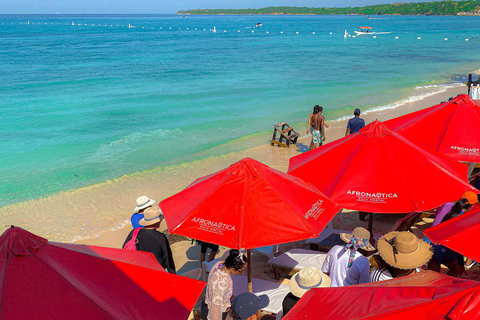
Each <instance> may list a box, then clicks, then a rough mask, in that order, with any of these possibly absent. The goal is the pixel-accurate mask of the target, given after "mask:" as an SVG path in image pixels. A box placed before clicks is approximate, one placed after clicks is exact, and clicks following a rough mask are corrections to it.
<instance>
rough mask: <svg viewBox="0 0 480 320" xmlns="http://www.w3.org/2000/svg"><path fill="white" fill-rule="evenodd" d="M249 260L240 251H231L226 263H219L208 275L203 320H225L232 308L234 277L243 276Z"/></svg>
mask: <svg viewBox="0 0 480 320" xmlns="http://www.w3.org/2000/svg"><path fill="white" fill-rule="evenodd" d="M247 263H248V259H247V257H246V256H245V255H244V254H242V253H240V251H239V250H236V249H231V250H230V252H229V254H228V257H227V258H226V259H225V261H219V262H217V263H216V264H215V265H214V266H213V267H212V269H211V270H210V274H209V275H208V282H207V290H206V292H205V300H204V301H203V302H202V311H201V314H200V319H201V320H225V319H226V318H227V316H228V313H229V308H230V307H231V301H230V300H231V298H232V295H233V280H232V274H233V275H241V274H243V272H244V271H245V269H246V268H247Z"/></svg>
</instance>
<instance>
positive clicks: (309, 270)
mask: <svg viewBox="0 0 480 320" xmlns="http://www.w3.org/2000/svg"><path fill="white" fill-rule="evenodd" d="M331 284H332V279H330V277H329V276H327V275H326V274H324V273H323V272H321V271H320V270H318V269H317V268H315V267H306V268H303V269H302V270H300V271H299V272H297V273H295V275H294V276H293V277H292V278H291V279H290V284H289V287H290V292H291V293H292V294H293V295H294V296H295V297H297V298H301V297H302V296H303V295H304V294H305V292H307V291H308V290H310V289H312V288H320V287H330V285H331Z"/></svg>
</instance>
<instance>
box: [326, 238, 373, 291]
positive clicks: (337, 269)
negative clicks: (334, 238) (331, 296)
mask: <svg viewBox="0 0 480 320" xmlns="http://www.w3.org/2000/svg"><path fill="white" fill-rule="evenodd" d="M350 252H351V249H346V248H345V246H334V247H333V248H332V249H330V251H328V253H327V257H326V258H325V261H324V262H323V266H322V272H324V273H328V274H329V276H330V278H331V279H332V285H331V287H343V286H349V285H353V284H361V283H369V282H370V263H369V261H368V259H367V258H366V257H364V256H363V255H362V254H361V253H360V252H358V251H357V252H356V253H355V258H354V260H353V263H352V265H351V266H350V268H347V266H348V259H349V257H350Z"/></svg>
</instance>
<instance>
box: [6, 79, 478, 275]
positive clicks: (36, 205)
mask: <svg viewBox="0 0 480 320" xmlns="http://www.w3.org/2000/svg"><path fill="white" fill-rule="evenodd" d="M461 93H466V87H455V88H450V89H448V90H447V91H445V92H441V93H437V94H435V95H432V96H430V97H427V98H424V99H422V100H418V101H414V102H408V103H405V104H404V105H402V106H400V107H398V108H395V109H390V110H383V111H381V112H379V113H373V112H372V113H368V114H364V115H362V117H363V118H364V119H365V122H366V123H367V124H368V123H370V122H371V121H373V120H375V119H379V120H381V121H385V120H388V119H391V118H394V117H397V116H400V115H403V114H406V113H409V112H412V111H415V110H420V109H423V108H426V107H430V106H433V105H435V104H438V103H441V102H443V101H446V100H448V98H450V97H454V96H456V95H458V94H461ZM310 112H311V110H310V108H307V110H305V120H307V117H308V115H309V113H310ZM352 113H353V110H352ZM352 116H353V115H352ZM285 120H286V121H287V122H288V119H285ZM346 122H347V120H343V121H329V119H327V124H328V125H329V126H330V127H329V128H328V129H326V142H325V143H329V142H331V141H333V140H336V139H338V138H341V137H343V136H344V135H345V128H346ZM272 125H273V123H272ZM294 129H295V130H297V131H298V132H299V133H300V134H301V138H300V139H299V141H298V143H297V145H291V146H290V148H281V147H277V146H271V145H270V143H269V139H270V138H271V136H270V134H269V135H266V136H265V137H264V141H265V143H263V144H262V145H259V146H257V147H254V148H250V149H247V150H244V151H241V152H234V153H230V154H227V155H223V156H218V157H211V158H208V159H205V160H201V161H197V162H191V163H185V164H183V165H180V166H175V167H163V168H159V169H153V170H150V171H148V172H147V173H146V174H142V175H138V176H136V175H131V176H128V177H121V178H119V179H116V180H115V181H114V182H111V181H110V182H105V183H100V184H97V185H94V186H90V187H86V188H81V189H77V190H73V191H70V192H62V193H59V194H55V195H52V196H50V197H48V198H44V199H41V200H33V201H28V202H23V203H18V204H14V205H10V206H6V207H3V208H1V209H0V210H1V212H0V217H2V218H1V219H2V222H3V223H2V226H3V225H7V224H8V225H11V224H13V225H16V226H21V227H23V228H25V229H27V230H29V231H31V232H33V233H38V234H39V235H41V236H44V237H46V238H48V239H50V240H53V241H63V239H62V238H61V237H56V236H55V223H56V222H55V221H53V220H49V219H42V220H37V219H34V220H32V219H25V217H31V216H34V217H43V218H48V217H50V216H51V215H49V213H50V212H52V211H55V212H61V211H65V210H69V211H72V210H73V211H74V212H75V213H76V215H77V219H76V220H75V221H72V222H71V230H70V231H71V232H72V233H75V234H76V235H78V239H80V240H78V241H76V243H81V244H88V245H96V246H105V247H112V248H120V247H121V246H122V244H123V242H124V240H125V238H126V236H127V234H128V233H129V232H130V230H131V225H130V223H129V218H130V216H131V213H132V210H133V208H134V206H135V199H136V198H137V197H138V196H140V195H148V196H149V197H151V198H152V199H155V200H156V201H157V203H158V201H161V200H163V199H164V198H167V197H169V196H171V195H173V194H175V193H177V192H179V191H180V190H182V189H183V188H185V187H186V186H187V185H189V184H190V183H191V182H192V181H194V180H195V179H197V178H199V177H201V176H204V175H207V174H210V173H213V172H216V171H218V170H221V169H223V168H225V167H227V166H229V165H231V164H232V163H235V162H236V161H239V160H240V159H242V158H244V157H251V158H254V159H256V160H258V161H260V162H262V163H264V164H267V165H268V166H270V167H272V168H275V169H277V170H280V171H283V172H286V171H287V169H288V163H289V162H288V160H289V158H290V157H292V156H295V155H297V154H299V153H302V152H306V151H307V150H308V145H309V143H310V139H311V137H310V136H307V135H305V130H306V128H305V126H303V127H295V128H294ZM18 212H22V215H18V214H17V213H18ZM105 212H108V217H109V218H108V219H110V220H111V226H112V231H109V232H104V233H101V234H98V236H96V237H92V238H88V239H85V236H84V234H82V229H85V228H88V227H89V226H92V225H94V223H95V222H94V221H90V220H89V219H88V217H96V218H98V219H102V218H103V217H106V216H107V215H105V214H104V213H105ZM70 213H71V212H70ZM85 217H86V219H84V218H85ZM39 219H40V218H39ZM398 219H399V215H376V216H375V226H374V232H375V233H387V232H388V231H390V230H391V228H392V226H393V225H394V223H395V222H396V220H398ZM85 220H87V221H85ZM38 221H42V222H41V224H42V225H41V226H39V225H37V224H38ZM430 222H431V221H430ZM332 223H333V227H334V228H337V229H346V230H352V229H353V228H354V227H356V226H363V227H366V226H367V222H366V221H360V220H359V219H358V214H357V213H356V212H351V211H347V212H344V213H342V214H341V215H338V216H336V217H335V218H334V219H333V221H332ZM428 224H429V221H428V220H427V221H422V222H421V223H419V225H418V228H417V229H416V230H417V231H416V233H417V235H418V236H422V229H424V228H425V227H427V226H428ZM45 225H51V229H47V231H46V232H39V230H45V228H43V229H42V228H41V227H44V226H45ZM160 229H161V230H166V229H167V226H166V224H165V222H163V223H162V225H161V228H160ZM48 230H51V233H50V232H49V231H48ZM178 240H179V239H176V240H175V241H173V242H174V243H173V244H172V251H173V252H174V260H175V263H176V266H177V270H178V273H180V274H181V273H184V272H187V271H190V270H192V269H195V268H199V266H200V265H199V263H198V256H199V246H195V245H194V244H193V245H192V244H191V242H190V241H178ZM180 240H181V239H180ZM292 247H305V244H304V242H298V243H292V244H286V245H281V246H279V253H281V252H283V251H286V250H288V249H289V248H292ZM221 251H222V252H223V251H225V248H222V250H221ZM267 261H268V259H267V258H266V257H264V256H254V268H253V269H254V270H255V271H254V272H255V274H254V276H256V277H259V278H268V279H271V272H270V269H269V267H268V264H267V263H266V262H267ZM477 275H478V271H477Z"/></svg>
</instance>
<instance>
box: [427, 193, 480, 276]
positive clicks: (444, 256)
mask: <svg viewBox="0 0 480 320" xmlns="http://www.w3.org/2000/svg"><path fill="white" fill-rule="evenodd" d="M477 203H478V196H477V194H476V193H475V192H473V191H467V192H465V193H464V194H463V195H462V197H461V198H460V200H458V201H457V203H453V202H449V203H446V204H445V205H443V207H442V208H441V209H440V210H439V211H438V213H436V216H435V220H433V223H432V226H431V227H434V226H436V225H438V224H440V223H442V222H445V221H448V220H450V219H453V218H455V217H457V216H459V215H461V214H462V213H464V212H467V211H469V210H470V209H471V208H472V206H473V205H475V204H477ZM425 241H426V242H428V243H431V241H430V240H429V239H428V238H427V237H425ZM432 246H433V252H434V254H433V259H432V260H431V261H430V262H429V263H428V269H430V270H434V271H437V272H440V268H441V265H442V264H443V265H445V266H446V267H447V268H448V272H447V274H448V275H450V276H454V277H457V276H460V275H461V274H462V273H464V272H465V260H464V257H463V255H461V254H460V253H458V252H455V251H453V250H452V249H450V248H447V247H445V246H444V245H440V244H439V245H435V244H432Z"/></svg>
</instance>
